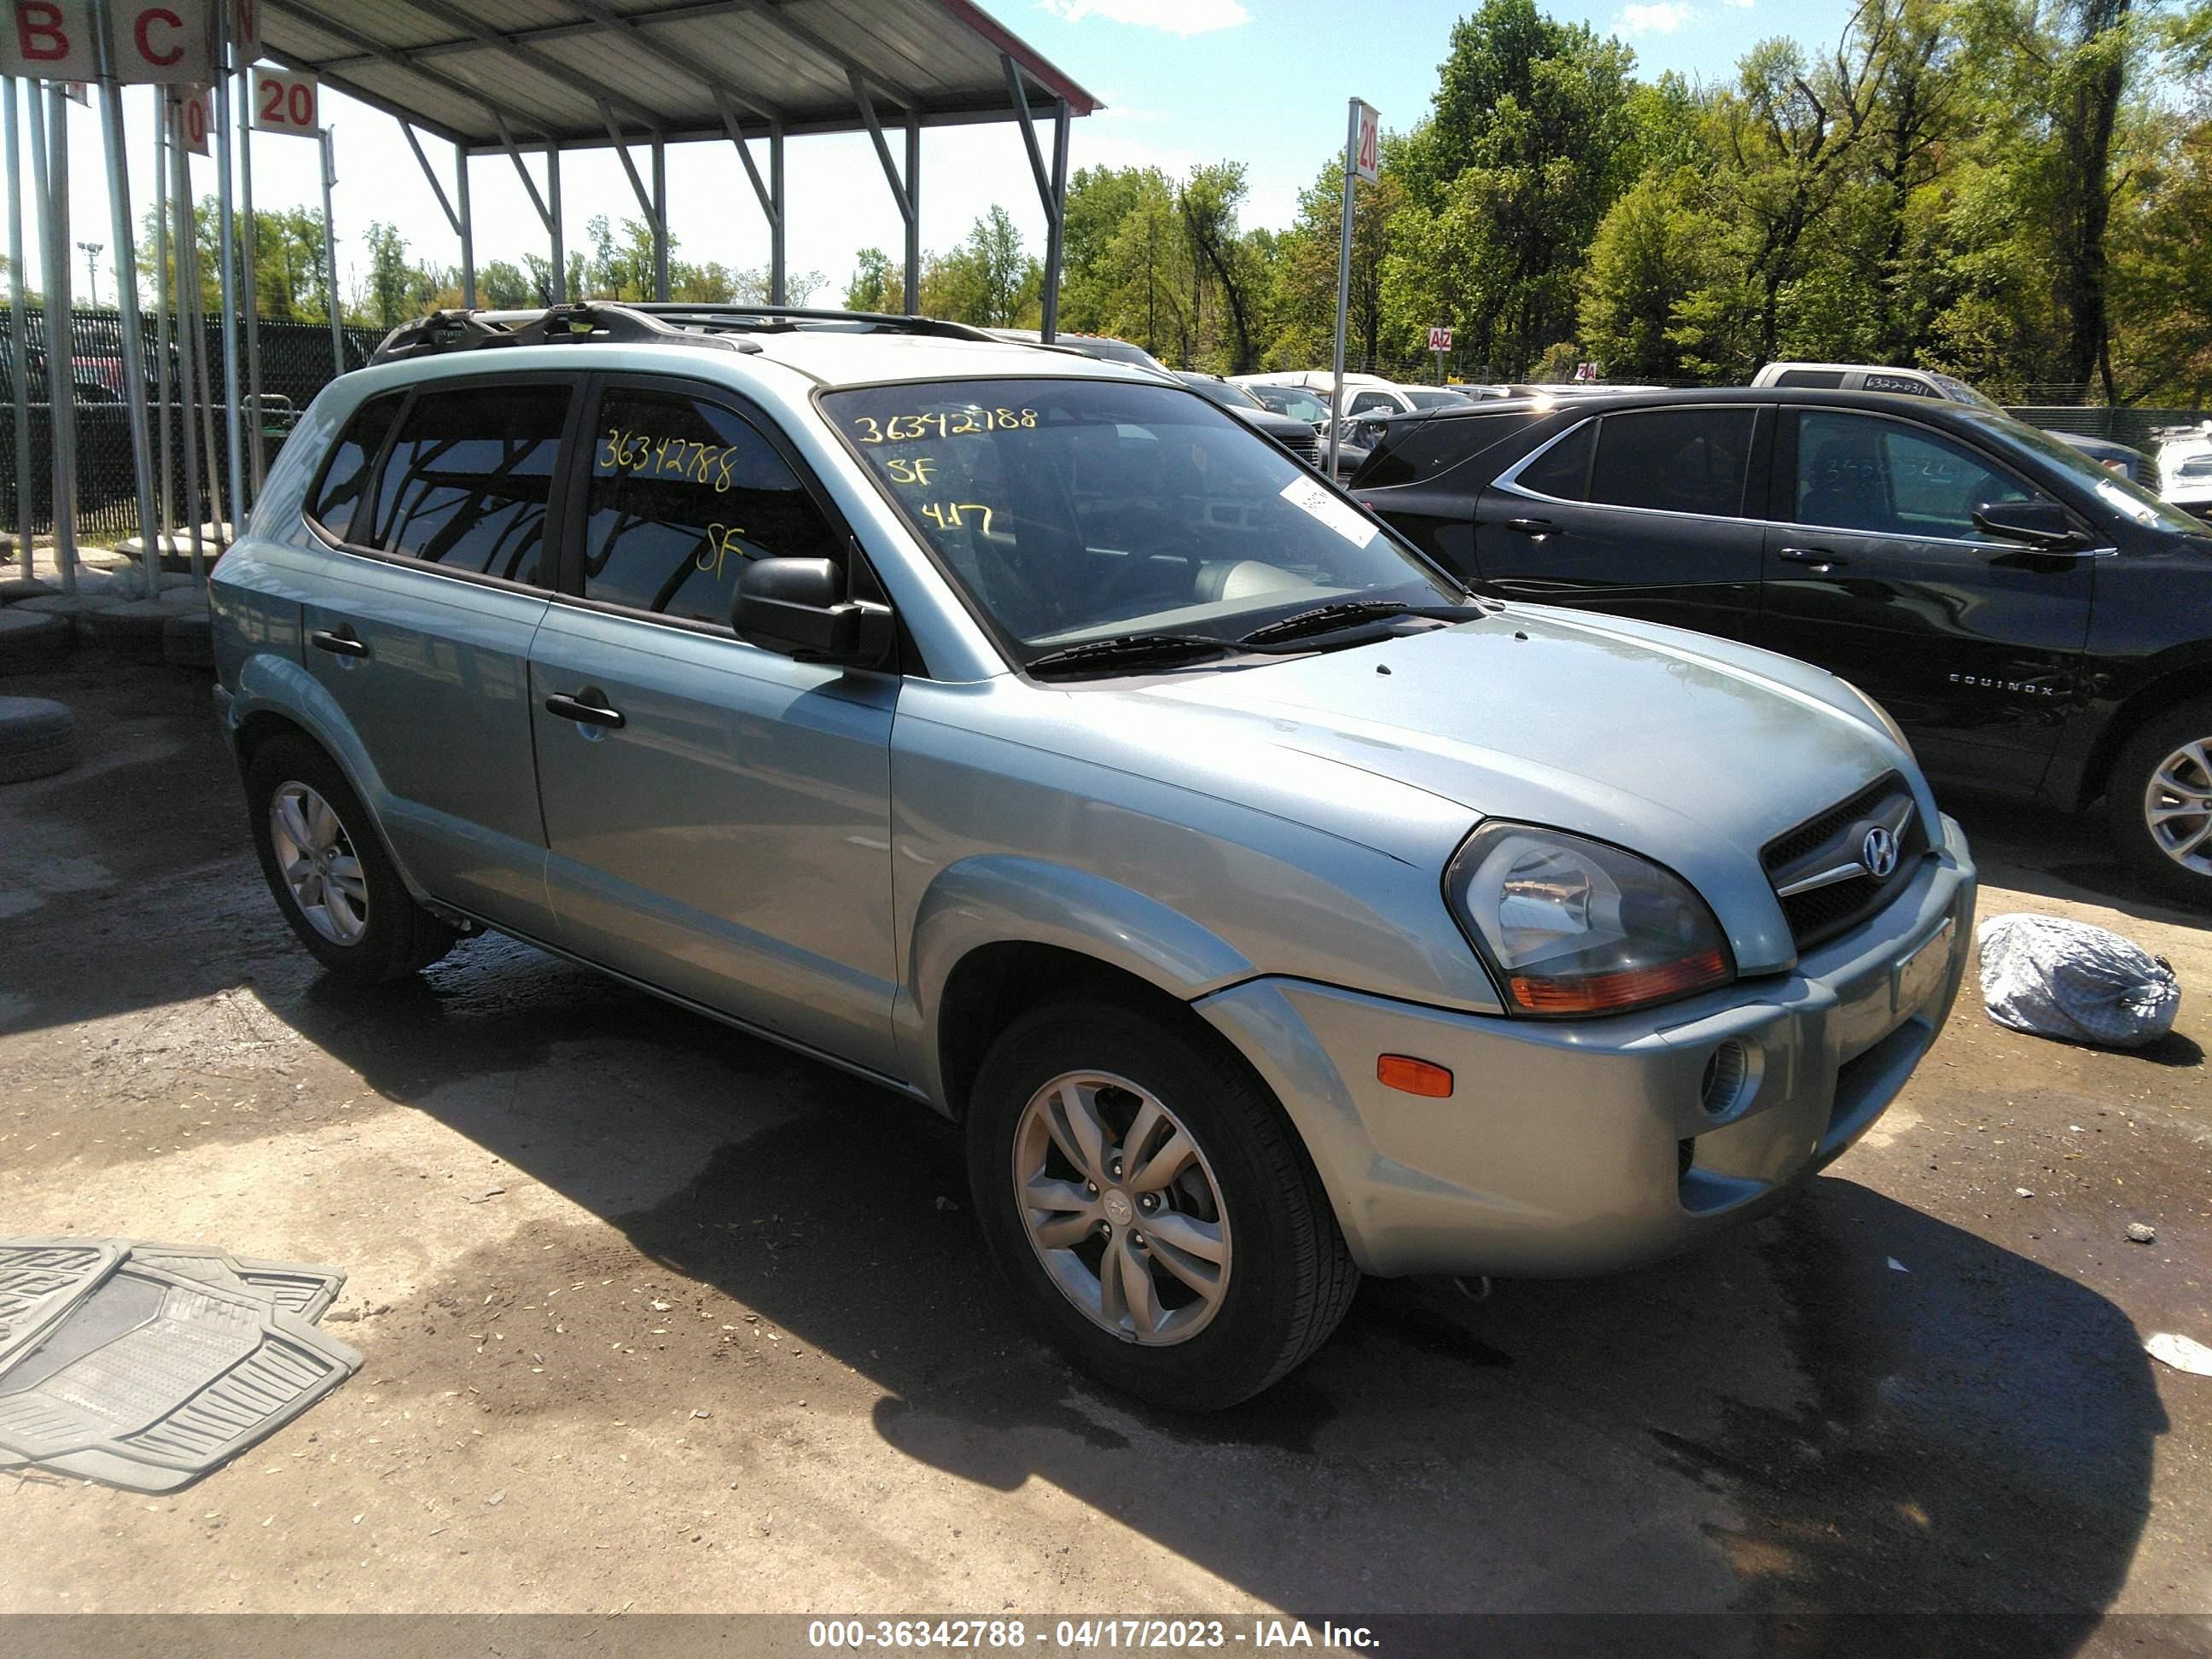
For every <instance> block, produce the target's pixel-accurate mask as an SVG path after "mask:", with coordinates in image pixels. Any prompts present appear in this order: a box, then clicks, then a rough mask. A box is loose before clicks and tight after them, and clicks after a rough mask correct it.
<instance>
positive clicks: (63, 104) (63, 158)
mask: <svg viewBox="0 0 2212 1659" xmlns="http://www.w3.org/2000/svg"><path fill="white" fill-rule="evenodd" d="M31 171H32V173H33V183H34V185H35V186H36V188H37V191H38V197H39V245H40V248H41V249H43V250H44V252H45V254H46V404H47V407H48V408H49V409H50V410H52V422H53V428H52V432H51V434H50V435H49V436H48V443H49V446H50V447H51V449H52V455H53V470H54V562H55V563H56V564H57V565H58V566H59V567H60V569H61V575H62V592H64V593H74V592H76V343H75V341H74V339H73V338H72V337H71V330H70V262H69V245H70V234H69V95H68V94H66V93H64V91H63V90H62V87H61V82H58V81H53V82H46V83H45V84H44V85H43V87H39V86H34V87H33V89H32V95H31Z"/></svg>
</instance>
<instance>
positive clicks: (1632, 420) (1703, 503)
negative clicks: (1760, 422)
mask: <svg viewBox="0 0 2212 1659" xmlns="http://www.w3.org/2000/svg"><path fill="white" fill-rule="evenodd" d="M1754 416H1755V411H1753V410H1749V409H1654V410H1637V411H1635V412H1633V413H1631V414H1626V415H1608V416H1606V417H1605V418H1604V419H1603V420H1602V421H1601V422H1599V423H1598V435H1597V459H1596V461H1595V464H1594V465H1592V466H1591V468H1590V483H1589V499H1590V500H1591V501H1601V502H1603V503H1605V504H1606V505H1607V506H1608V507H1650V508H1651V509H1653V510H1654V511H1656V512H1661V513H1705V514H1707V515H1708V516H1711V517H1714V518H1729V519H1732V518H1735V517H1737V516H1739V515H1740V514H1741V513H1742V511H1743V485H1744V479H1745V477H1746V476H1747V474H1748V472H1749V471H1750V465H1751V429H1752V423H1753V419H1754Z"/></svg>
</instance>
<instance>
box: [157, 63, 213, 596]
mask: <svg viewBox="0 0 2212 1659" xmlns="http://www.w3.org/2000/svg"><path fill="white" fill-rule="evenodd" d="M169 118H170V120H171V121H173V123H174V125H173V126H172V127H171V128H170V129H169V170H170V187H169V206H170V210H171V211H172V213H173V214H174V216H175V217H176V239H175V246H176V249H177V343H178V351H179V356H178V359H177V370H178V374H177V382H178V388H177V389H178V392H179V404H181V405H182V410H181V413H182V415H183V419H182V420H181V421H180V422H179V425H180V426H181V427H182V428H183V431H182V434H181V435H182V437H183V439H184V444H185V534H186V535H187V536H188V537H189V538H190V539H191V549H192V580H193V581H195V582H201V581H204V580H207V558H206V555H205V552H204V550H203V548H202V546H201V543H200V525H201V523H202V520H204V517H205V515H206V508H207V502H206V501H203V499H202V497H201V490H200V472H201V468H200V459H201V457H202V456H203V455H204V456H205V457H206V459H207V480H208V484H209V489H208V491H207V494H208V495H210V496H212V495H214V494H215V490H214V488H213V486H214V483H215V427H214V424H213V419H212V416H210V414H209V412H208V380H207V324H206V321H205V318H204V313H202V311H201V310H200V260H199V246H200V244H199V228H198V220H197V216H196V215H195V214H194V213H193V211H192V173H191V155H190V154H189V153H188V152H187V151H186V150H185V112H184V110H183V108H182V107H181V106H177V107H175V108H173V111H172V112H171V114H170V117H169ZM185 295H191V307H190V313H191V321H190V322H189V324H188V323H187V322H186V320H185V316H186V307H185ZM195 388H197V392H198V398H197V404H198V407H197V410H195V409H194V407H193V404H194V398H193V392H194V389H195ZM215 517H216V520H217V521H218V522H220V521H221V520H222V508H221V507H216V510H215Z"/></svg>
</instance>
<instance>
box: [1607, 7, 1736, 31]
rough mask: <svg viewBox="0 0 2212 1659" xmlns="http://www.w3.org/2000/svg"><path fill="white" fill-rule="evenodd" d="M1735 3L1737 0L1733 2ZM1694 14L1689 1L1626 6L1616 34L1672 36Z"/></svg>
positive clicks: (1614, 22)
mask: <svg viewBox="0 0 2212 1659" xmlns="http://www.w3.org/2000/svg"><path fill="white" fill-rule="evenodd" d="M1731 3H1735V0H1731ZM1692 15H1694V14H1693V13H1692V9H1691V7H1690V3H1689V0H1657V3H1656V4H1653V5H1648V6H1624V7H1622V8H1621V11H1620V16H1619V17H1617V18H1615V19H1614V20H1613V33H1615V34H1672V33H1674V31H1675V30H1676V29H1678V28H1680V27H1682V25H1683V24H1685V23H1686V22H1688V21H1690V19H1691V17H1692Z"/></svg>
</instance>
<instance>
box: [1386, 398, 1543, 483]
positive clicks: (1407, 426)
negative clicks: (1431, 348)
mask: <svg viewBox="0 0 2212 1659" xmlns="http://www.w3.org/2000/svg"><path fill="white" fill-rule="evenodd" d="M1527 426H1528V416H1527V415H1525V414H1520V415H1460V416H1450V417H1448V418H1443V419H1437V420H1426V421H1394V422H1390V423H1389V425H1387V426H1384V427H1383V431H1382V434H1381V436H1382V440H1383V441H1382V445H1381V447H1378V448H1377V449H1376V452H1375V454H1374V456H1373V458H1372V459H1370V461H1369V462H1368V465H1367V466H1366V468H1365V469H1364V470H1363V471H1361V473H1360V475H1359V482H1360V483H1361V484H1362V485H1363V486H1364V487H1365V488H1369V489H1388V488H1389V487H1390V486H1391V485H1393V484H1405V483H1419V481H1420V480H1422V479H1424V478H1433V477H1436V476H1437V473H1439V472H1442V471H1443V470H1444V469H1445V468H1447V467H1452V466H1457V465H1459V464H1460V463H1461V462H1462V461H1463V460H1465V459H1467V458H1468V456H1470V455H1478V454H1480V453H1482V452H1483V451H1484V450H1486V449H1487V448H1489V447H1491V446H1492V444H1496V443H1501V442H1503V441H1504V440H1505V439H1507V438H1510V437H1511V436H1512V435H1514V434H1515V433H1516V432H1519V431H1522V430H1523V429H1525V428H1527ZM1579 482H1580V481H1579V480H1577V483H1579Z"/></svg>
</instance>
